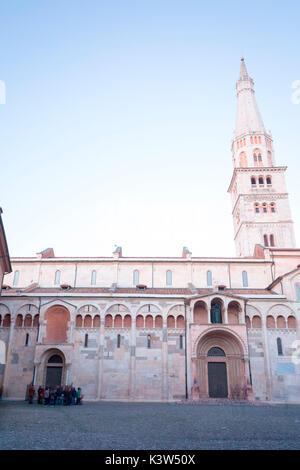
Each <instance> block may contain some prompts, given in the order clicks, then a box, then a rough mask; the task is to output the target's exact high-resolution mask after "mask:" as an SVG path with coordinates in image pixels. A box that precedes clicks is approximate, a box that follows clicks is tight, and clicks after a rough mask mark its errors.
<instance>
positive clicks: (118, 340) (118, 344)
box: [117, 335, 121, 348]
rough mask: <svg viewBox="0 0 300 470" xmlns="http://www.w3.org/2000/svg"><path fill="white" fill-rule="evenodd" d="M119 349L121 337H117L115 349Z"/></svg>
mask: <svg viewBox="0 0 300 470" xmlns="http://www.w3.org/2000/svg"><path fill="white" fill-rule="evenodd" d="M120 347H121V335H118V336H117V348H120Z"/></svg>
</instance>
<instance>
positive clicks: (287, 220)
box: [228, 59, 295, 257]
mask: <svg viewBox="0 0 300 470" xmlns="http://www.w3.org/2000/svg"><path fill="white" fill-rule="evenodd" d="M236 89H237V100H238V103H237V118H236V127H235V133H234V138H233V142H232V161H233V167H234V170H233V176H232V179H231V183H230V186H229V189H228V192H229V193H230V194H231V200H232V208H233V210H232V216H233V224H234V240H235V247H236V254H237V256H245V257H247V256H253V253H254V247H255V245H256V244H261V245H264V246H266V247H278V248H294V247H295V235H294V227H293V221H292V219H291V211H290V204H289V198H288V193H287V189H286V184H285V175H284V174H285V170H286V167H285V166H276V165H275V157H274V149H273V139H272V136H271V134H270V133H268V132H266V130H265V127H264V123H263V120H262V117H261V115H260V112H259V109H258V106H257V103H256V99H255V92H254V82H253V80H252V78H251V77H250V76H249V75H248V72H247V68H246V64H245V61H244V59H241V70H240V77H239V79H238V81H237V84H236Z"/></svg>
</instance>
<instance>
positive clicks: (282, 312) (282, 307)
mask: <svg viewBox="0 0 300 470" xmlns="http://www.w3.org/2000/svg"><path fill="white" fill-rule="evenodd" d="M266 315H272V316H273V317H274V318H275V320H276V319H277V317H279V316H283V317H284V318H285V319H286V320H287V318H288V316H289V315H295V312H294V310H293V309H292V308H291V307H290V306H288V305H286V304H276V305H272V306H271V307H270V308H269V309H268V311H267V313H266Z"/></svg>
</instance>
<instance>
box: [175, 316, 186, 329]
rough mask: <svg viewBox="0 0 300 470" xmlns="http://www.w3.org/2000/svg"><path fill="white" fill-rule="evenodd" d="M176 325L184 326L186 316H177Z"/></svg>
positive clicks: (178, 326)
mask: <svg viewBox="0 0 300 470" xmlns="http://www.w3.org/2000/svg"><path fill="white" fill-rule="evenodd" d="M176 327H177V328H184V317H183V315H178V317H177V318H176Z"/></svg>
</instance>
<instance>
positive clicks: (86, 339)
mask: <svg viewBox="0 0 300 470" xmlns="http://www.w3.org/2000/svg"><path fill="white" fill-rule="evenodd" d="M88 345H89V335H88V334H86V335H85V337H84V347H85V348H87V347H88Z"/></svg>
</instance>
